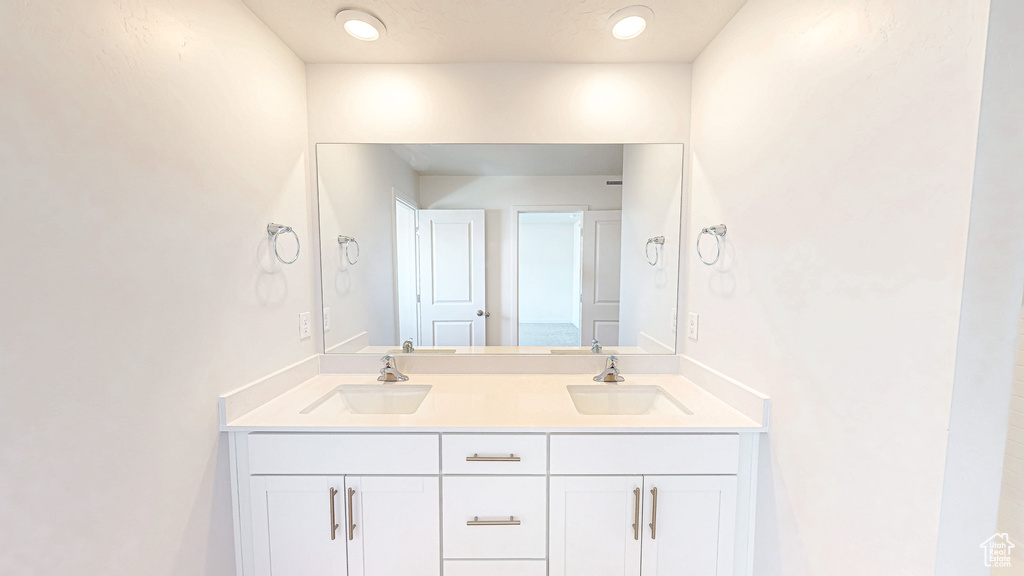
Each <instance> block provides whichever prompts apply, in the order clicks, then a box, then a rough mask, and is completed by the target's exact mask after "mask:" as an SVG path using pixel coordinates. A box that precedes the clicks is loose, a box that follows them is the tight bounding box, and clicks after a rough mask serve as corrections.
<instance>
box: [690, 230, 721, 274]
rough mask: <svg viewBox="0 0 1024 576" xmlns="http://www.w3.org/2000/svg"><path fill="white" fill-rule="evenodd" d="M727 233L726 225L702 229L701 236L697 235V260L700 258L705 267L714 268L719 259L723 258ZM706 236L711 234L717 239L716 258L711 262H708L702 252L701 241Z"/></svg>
mask: <svg viewBox="0 0 1024 576" xmlns="http://www.w3.org/2000/svg"><path fill="white" fill-rule="evenodd" d="M725 232H726V228H725V224H719V225H718V226H709V227H707V228H703V229H701V231H700V234H697V258H700V261H701V262H703V263H704V264H705V265H707V266H713V265H714V264H715V263H716V262H718V259H719V258H721V256H722V242H723V239H724V238H725ZM705 234H710V235H711V236H714V238H715V257H714V258H713V259H711V261H708V259H707V258H705V257H704V255H703V254H701V251H700V239H701V237H702V236H704V235H705Z"/></svg>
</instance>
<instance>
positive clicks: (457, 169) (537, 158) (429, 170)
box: [391, 144, 622, 176]
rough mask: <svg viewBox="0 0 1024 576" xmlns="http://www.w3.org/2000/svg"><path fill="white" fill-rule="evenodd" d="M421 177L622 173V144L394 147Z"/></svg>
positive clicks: (411, 145)
mask: <svg viewBox="0 0 1024 576" xmlns="http://www.w3.org/2000/svg"><path fill="white" fill-rule="evenodd" d="M391 149H392V150H394V151H395V153H397V154H398V155H399V156H400V157H401V158H402V159H403V160H405V161H406V162H408V163H409V165H410V166H412V168H413V170H415V171H416V172H418V173H419V174H420V175H423V176H608V175H619V174H622V144H394V145H392V146H391Z"/></svg>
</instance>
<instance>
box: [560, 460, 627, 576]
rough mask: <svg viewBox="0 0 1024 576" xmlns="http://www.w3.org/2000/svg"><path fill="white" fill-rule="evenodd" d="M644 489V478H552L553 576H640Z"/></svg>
mask: <svg viewBox="0 0 1024 576" xmlns="http://www.w3.org/2000/svg"><path fill="white" fill-rule="evenodd" d="M642 487H643V477H642V476H570V477H565V476H553V477H551V523H550V528H551V536H550V538H551V541H550V543H551V549H550V566H549V574H550V576H639V574H640V540H638V539H636V537H635V536H637V535H638V533H637V532H635V531H634V528H633V524H634V523H635V521H636V520H637V519H638V518H636V514H637V512H638V511H637V508H636V506H637V502H636V498H637V497H636V494H635V492H634V491H635V490H642ZM642 505H643V498H642V494H641V498H640V506H641V507H642ZM638 529H639V527H638Z"/></svg>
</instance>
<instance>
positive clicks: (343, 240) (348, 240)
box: [338, 236, 359, 266]
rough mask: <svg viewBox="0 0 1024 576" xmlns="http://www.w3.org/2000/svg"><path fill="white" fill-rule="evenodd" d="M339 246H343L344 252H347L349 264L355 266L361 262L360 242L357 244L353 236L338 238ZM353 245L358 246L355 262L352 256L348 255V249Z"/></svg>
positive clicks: (346, 257)
mask: <svg viewBox="0 0 1024 576" xmlns="http://www.w3.org/2000/svg"><path fill="white" fill-rule="evenodd" d="M338 244H341V245H342V246H343V247H344V250H345V260H348V263H349V264H351V265H353V266H355V265H356V262H359V242H356V239H355V238H353V237H351V236H338ZM351 244H355V245H356V258H355V260H353V259H352V256H351V255H350V254H349V253H348V247H349V245H351Z"/></svg>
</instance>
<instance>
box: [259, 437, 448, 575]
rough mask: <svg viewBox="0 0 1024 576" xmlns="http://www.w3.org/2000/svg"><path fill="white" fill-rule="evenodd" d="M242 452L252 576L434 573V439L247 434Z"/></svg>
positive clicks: (437, 548) (437, 541) (437, 536)
mask: <svg viewBox="0 0 1024 576" xmlns="http://www.w3.org/2000/svg"><path fill="white" fill-rule="evenodd" d="M246 454H247V456H248V458H247V463H248V468H249V470H248V472H249V479H248V484H249V500H250V507H249V510H248V514H242V515H241V516H243V517H246V516H247V517H248V520H249V525H250V526H251V534H252V540H251V542H252V547H251V559H250V560H251V561H246V559H245V558H243V562H242V565H243V567H245V566H251V574H253V575H254V576H309V575H312V574H316V575H322V576H346V575H347V576H393V575H395V574H402V575H408V576H439V575H440V573H441V529H440V521H441V520H440V504H441V500H440V479H439V476H438V473H439V445H438V435H437V434H430V435H378V434H251V435H249V436H248V438H247V444H246ZM242 549H243V551H244V549H245V546H244V545H243V546H242ZM243 554H244V552H243ZM243 573H247V572H245V570H244V568H243Z"/></svg>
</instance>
